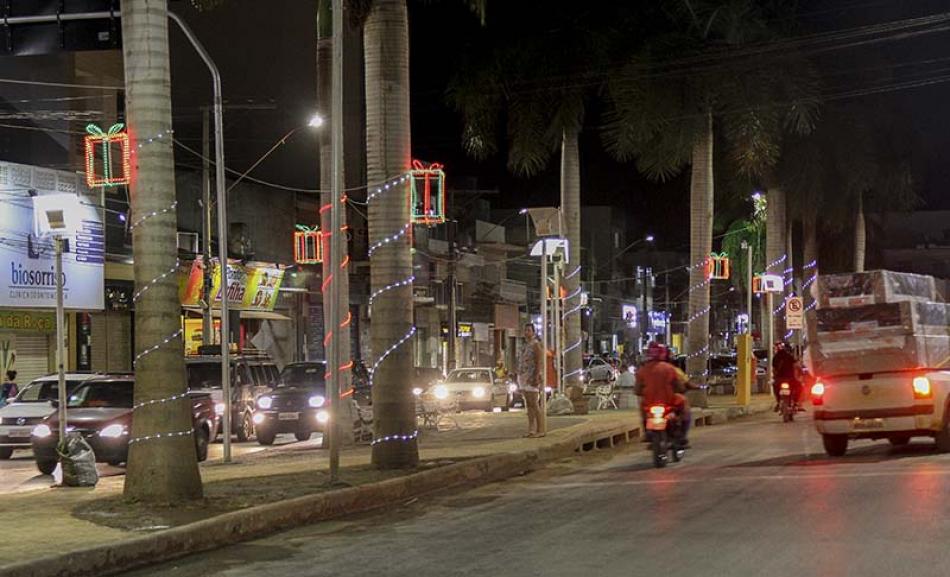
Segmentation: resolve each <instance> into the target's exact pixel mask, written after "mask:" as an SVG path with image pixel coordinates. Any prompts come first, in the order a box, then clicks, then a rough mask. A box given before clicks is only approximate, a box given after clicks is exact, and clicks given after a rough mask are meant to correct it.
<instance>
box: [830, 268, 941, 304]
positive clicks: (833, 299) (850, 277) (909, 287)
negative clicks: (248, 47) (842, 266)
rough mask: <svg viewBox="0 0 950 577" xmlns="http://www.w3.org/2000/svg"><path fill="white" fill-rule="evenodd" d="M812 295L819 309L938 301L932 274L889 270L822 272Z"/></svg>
mask: <svg viewBox="0 0 950 577" xmlns="http://www.w3.org/2000/svg"><path fill="white" fill-rule="evenodd" d="M812 296H813V297H814V298H815V300H816V301H817V303H818V308H819V309H827V308H848V307H855V306H862V305H871V304H878V303H898V302H906V301H936V300H937V285H936V281H935V280H934V278H933V277H932V276H927V275H920V274H911V273H902V272H892V271H887V270H876V271H867V272H856V273H845V274H833V275H819V277H818V279H817V281H816V282H815V283H814V284H813V285H812Z"/></svg>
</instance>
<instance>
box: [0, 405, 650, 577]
mask: <svg viewBox="0 0 950 577" xmlns="http://www.w3.org/2000/svg"><path fill="white" fill-rule="evenodd" d="M638 437H639V426H637V425H636V424H634V423H631V424H613V425H600V426H595V425H592V426H588V427H586V428H584V429H582V430H579V431H576V432H574V433H572V434H570V435H568V436H567V438H565V439H562V440H558V441H555V442H552V443H549V444H547V445H544V446H540V447H538V448H536V449H530V450H526V451H518V452H513V453H501V454H497V455H489V456H486V457H480V458H477V459H473V460H471V461H466V462H463V463H456V464H453V465H447V466H444V467H440V468H437V469H430V470H428V471H421V472H419V473H413V474H411V475H406V476H405V477H399V478H396V479H388V480H386V481H382V482H379V483H372V484H368V485H363V486H360V487H351V488H347V489H340V490H337V491H330V492H327V493H321V494H318V495H307V496H304V497H297V498H294V499H290V500H287V501H280V502H276V503H269V504H266V505H260V506H256V507H251V508H249V509H242V510H239V511H232V512H230V513H225V514H223V515H219V516H216V517H212V518H210V519H205V520H203V521H198V522H196V523H190V524H188V525H183V526H181V527H175V528H173V529H168V530H165V531H162V532H160V533H154V534H152V535H144V536H141V537H136V538H133V539H128V540H123V541H119V542H118V543H115V544H112V545H99V546H96V547H92V548H90V549H86V550H81V551H73V552H69V553H64V554H61V555H50V556H46V557H41V558H38V559H31V560H28V561H23V562H19V563H14V564H10V565H6V566H4V567H0V575H2V576H3V577H86V576H93V575H94V576H100V575H110V574H115V573H118V572H122V571H128V570H131V569H135V568H138V567H142V566H146V565H154V564H156V563H161V562H165V561H171V560H173V559H177V558H180V557H184V556H186V555H192V554H194V553H201V552H204V551H209V550H212V549H217V548H221V547H225V546H228V545H234V544H236V543H239V542H241V541H246V540H250V539H257V538H260V537H264V536H266V535H269V534H272V533H276V532H279V531H283V530H287V529H291V528H294V527H299V526H301V525H306V524H310V523H315V522H318V521H325V520H329V519H334V518H339V517H342V516H345V515H349V514H353V513H364V512H367V511H372V510H375V509H382V508H385V507H387V506H391V505H394V504H398V503H399V502H400V501H404V500H406V499H409V498H412V497H418V496H421V495H425V494H427V493H433V492H435V491H439V490H444V489H448V488H453V487H458V486H460V485H465V484H484V483H490V482H492V481H499V480H501V479H505V478H508V477H512V476H515V475H519V474H522V473H525V472H527V471H530V470H532V469H533V468H535V467H536V466H538V465H539V464H541V463H544V462H546V461H552V460H555V459H559V458H563V457H567V456H570V455H572V454H574V453H575V452H585V451H589V450H592V449H595V448H609V447H613V446H615V445H618V444H621V443H625V442H629V441H630V440H631V439H635V438H638Z"/></svg>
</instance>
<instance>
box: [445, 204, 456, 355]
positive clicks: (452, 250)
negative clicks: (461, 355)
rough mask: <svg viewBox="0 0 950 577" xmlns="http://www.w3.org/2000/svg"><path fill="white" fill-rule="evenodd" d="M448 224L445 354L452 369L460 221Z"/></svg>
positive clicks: (452, 220) (454, 347)
mask: <svg viewBox="0 0 950 577" xmlns="http://www.w3.org/2000/svg"><path fill="white" fill-rule="evenodd" d="M446 224H447V227H446V233H447V236H448V239H449V278H448V287H449V334H448V337H447V340H446V344H447V345H448V346H447V347H446V353H445V356H446V357H448V358H447V359H446V360H447V362H446V365H447V366H448V367H449V370H452V369H454V368H455V365H456V351H455V349H456V344H457V339H458V316H457V314H456V308H457V307H458V294H457V293H458V289H457V287H456V286H455V285H456V282H457V281H456V268H455V267H456V264H457V260H458V244H457V242H456V234H457V232H458V231H457V228H458V222H457V221H456V220H455V219H451V220H449V221H448V223H446Z"/></svg>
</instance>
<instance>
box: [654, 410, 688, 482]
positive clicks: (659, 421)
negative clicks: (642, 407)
mask: <svg viewBox="0 0 950 577" xmlns="http://www.w3.org/2000/svg"><path fill="white" fill-rule="evenodd" d="M646 428H647V438H648V439H649V441H650V448H651V450H652V451H653V465H654V466H655V467H656V468H658V469H661V468H663V467H665V466H666V464H667V463H668V462H669V461H670V459H672V460H673V462H674V463H678V462H679V461H681V460H682V459H683V456H685V455H686V449H685V447H683V441H682V438H683V434H682V430H683V429H682V423H681V421H680V418H679V415H677V414H676V411H674V410H673V407H668V406H665V405H653V406H651V407H650V408H649V409H648V410H647V422H646Z"/></svg>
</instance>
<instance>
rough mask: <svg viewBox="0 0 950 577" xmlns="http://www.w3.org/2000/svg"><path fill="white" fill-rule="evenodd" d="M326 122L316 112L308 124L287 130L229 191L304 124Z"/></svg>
mask: <svg viewBox="0 0 950 577" xmlns="http://www.w3.org/2000/svg"><path fill="white" fill-rule="evenodd" d="M325 123H326V120H325V119H324V118H323V115H321V114H319V113H316V114H314V115H313V116H311V117H310V120H308V121H307V124H301V125H300V126H295V127H294V128H291V129H290V131H289V132H287V134H285V135H283V136H282V137H280V138H278V139H277V142H275V143H274V145H273V146H271V147H270V149H269V150H268V151H267V152H265V153H264V154H263V155H262V156H261V157H260V158H258V159H257V160H256V161H254V164H252V165H251V167H250V168H248V169H247V170H245V171H244V172H243V173H241V176H239V177H237V179H236V180H235V181H234V182H232V183H231V186H229V187H228V192H231V190H232V189H233V188H234V187H235V186H237V185H238V183H239V182H241V181H242V180H244V178H245V177H246V176H247V175H249V174H250V173H251V172H253V171H254V169H255V168H257V167H258V166H260V164H261V163H262V162H264V160H266V159H267V157H269V156H270V155H271V154H273V153H274V151H275V150H277V149H278V148H280V146H281V145H282V144H284V143H286V142H287V140H289V139H290V137H291V136H293V135H294V134H296V132H297V131H298V130H300V129H301V128H303V127H304V126H307V127H309V128H321V127H322V126H323V125H324V124H325Z"/></svg>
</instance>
